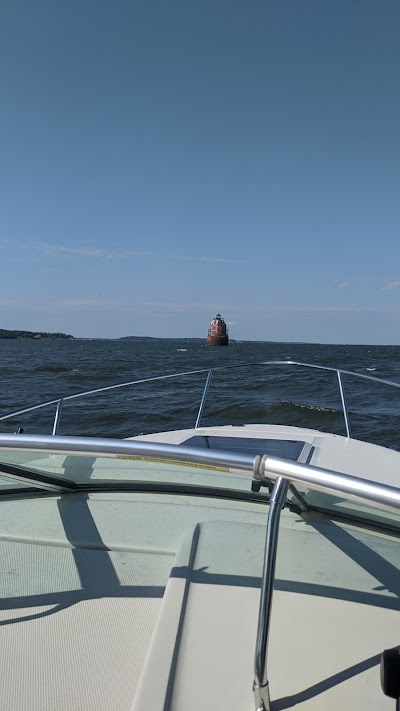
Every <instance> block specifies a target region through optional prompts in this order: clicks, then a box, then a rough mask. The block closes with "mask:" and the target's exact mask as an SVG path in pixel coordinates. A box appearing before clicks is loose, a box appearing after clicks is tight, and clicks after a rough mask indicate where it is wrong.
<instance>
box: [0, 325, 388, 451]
mask: <svg viewBox="0 0 400 711" xmlns="http://www.w3.org/2000/svg"><path fill="white" fill-rule="evenodd" d="M288 359H293V360H300V361H303V362H306V363H316V364H319V365H324V366H331V367H333V368H343V369H346V370H352V371H355V372H357V373H360V374H363V375H371V376H376V377H379V378H385V379H389V380H394V381H396V382H398V383H400V347H399V346H345V345H341V346H334V345H315V344H296V343H293V344H290V343H254V342H237V343H232V344H231V345H230V346H229V347H228V348H212V347H211V348H210V347H207V346H206V345H205V344H204V342H203V341H194V340H164V339H160V340H154V341H112V340H91V341H86V340H72V341H61V340H59V341H58V340H46V341H45V340H43V341H38V340H33V341H31V340H16V341H4V340H3V341H0V378H1V380H0V382H1V386H0V413H7V412H9V411H12V410H15V409H18V408H22V407H24V406H25V405H29V404H32V403H36V402H39V401H42V400H46V399H51V398H53V397H58V396H61V395H69V394H72V393H74V392H78V391H81V390H86V389H90V388H95V387H100V386H104V385H108V384H112V383H117V382H124V381H128V380H134V379H139V378H143V377H151V376H153V375H159V374H167V373H174V372H179V371H186V370H192V369H195V368H198V367H200V368H209V367H216V366H225V365H234V364H238V363H243V362H255V361H262V360H288ZM204 381H205V375H204V374H203V375H200V376H190V377H189V376H185V377H183V378H179V379H177V380H165V381H161V382H155V383H150V384H146V385H140V386H133V387H129V388H122V389H120V390H116V391H111V392H108V393H100V394H97V395H91V396H88V397H85V398H82V399H78V400H72V401H70V402H66V403H65V405H64V408H63V413H62V419H61V427H60V434H80V435H97V436H106V437H127V436H132V435H135V434H139V433H142V432H145V433H147V432H154V431H159V430H169V429H177V428H182V427H192V426H194V423H195V419H196V414H197V409H198V406H199V402H200V398H201V394H202V390H203V386H204ZM344 384H345V388H346V395H347V400H348V409H349V412H350V416H351V424H352V430H353V436H354V437H356V438H358V439H364V440H368V441H371V442H375V443H378V444H383V445H385V446H387V447H395V448H398V447H399V446H400V389H397V388H390V387H388V386H382V385H380V384H376V383H373V382H368V381H364V380H359V379H354V378H350V377H345V378H344ZM54 412H55V407H54V406H52V407H50V408H46V409H43V410H39V411H37V412H36V413H34V414H24V415H19V416H17V417H14V418H13V419H12V420H10V421H6V422H2V423H1V424H0V430H1V431H4V432H14V431H16V430H17V428H18V427H23V428H24V432H25V433H51V430H52V422H53V418H54ZM243 423H278V424H289V425H298V426H307V427H311V428H314V429H318V430H321V431H329V432H337V433H338V434H345V429H344V421H343V415H342V410H341V403H340V394H339V388H338V384H337V378H336V375H335V374H334V373H327V372H323V371H322V372H321V371H311V370H308V369H300V368H297V367H288V366H284V367H275V366H274V367H272V368H261V367H255V368H248V369H234V370H230V371H226V372H224V373H219V372H216V374H215V376H214V377H213V381H212V385H211V387H210V391H209V397H208V400H207V405H206V409H205V412H204V418H203V421H202V424H204V425H211V424H243Z"/></svg>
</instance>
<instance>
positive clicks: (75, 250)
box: [32, 242, 244, 264]
mask: <svg viewBox="0 0 400 711" xmlns="http://www.w3.org/2000/svg"><path fill="white" fill-rule="evenodd" d="M32 246H33V248H34V249H36V250H38V251H39V252H41V253H42V254H45V255H47V256H60V257H65V258H73V259H78V258H80V257H82V258H92V259H102V260H104V261H113V260H118V259H126V258H128V257H149V258H151V259H158V260H169V261H171V260H172V261H188V262H219V263H226V264H243V263H244V261H243V260H242V259H225V258H224V257H214V256H213V257H207V256H197V255H170V254H156V253H154V252H137V251H133V250H108V249H100V248H96V247H65V246H64V245H60V244H49V243H48V242H35V243H34V244H33V245H32Z"/></svg>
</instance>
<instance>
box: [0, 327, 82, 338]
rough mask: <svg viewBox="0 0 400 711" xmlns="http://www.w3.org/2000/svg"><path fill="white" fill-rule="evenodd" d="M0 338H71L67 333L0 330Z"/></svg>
mask: <svg viewBox="0 0 400 711" xmlns="http://www.w3.org/2000/svg"><path fill="white" fill-rule="evenodd" d="M0 338H73V336H69V335H68V334H67V333H46V332H45V331H11V330H8V329H5V328H0Z"/></svg>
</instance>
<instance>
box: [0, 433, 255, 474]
mask: <svg viewBox="0 0 400 711" xmlns="http://www.w3.org/2000/svg"><path fill="white" fill-rule="evenodd" d="M2 449H6V450H10V449H15V450H18V451H20V450H26V451H33V452H37V451H40V452H45V453H51V454H54V453H57V452H59V453H60V454H70V453H71V452H72V453H74V454H75V453H79V454H90V455H92V456H93V455H97V456H100V457H115V456H118V455H119V456H122V457H149V458H150V459H154V458H155V457H156V458H157V459H167V460H171V459H174V460H176V461H183V462H185V461H188V462H193V463H196V464H214V465H216V466H222V467H231V468H232V469H241V470H244V471H247V472H251V473H252V474H253V476H256V472H257V470H258V466H259V463H260V461H261V457H260V456H259V455H255V456H252V455H250V454H241V453H240V452H226V451H222V450H216V449H200V448H199V447H189V446H185V445H176V444H166V443H163V442H149V441H143V440H137V439H136V440H132V439H111V438H110V439H108V438H106V437H63V436H60V435H55V436H53V435H24V434H23V435H18V434H0V451H1V450H2ZM0 468H1V463H0Z"/></svg>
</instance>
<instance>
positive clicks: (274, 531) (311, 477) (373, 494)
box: [253, 454, 400, 711]
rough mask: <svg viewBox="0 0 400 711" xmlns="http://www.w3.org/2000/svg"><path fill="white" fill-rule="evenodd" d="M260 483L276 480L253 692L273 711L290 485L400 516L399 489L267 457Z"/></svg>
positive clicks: (264, 709)
mask: <svg viewBox="0 0 400 711" xmlns="http://www.w3.org/2000/svg"><path fill="white" fill-rule="evenodd" d="M255 479H256V481H258V482H261V483H263V484H265V485H266V484H267V483H268V482H270V481H271V479H273V480H275V485H274V488H273V491H272V495H271V500H270V502H271V503H270V509H269V512H268V520H267V534H266V542H265V549H264V565H263V573H262V579H261V593H260V606H259V613H258V623H257V639H256V649H255V657H254V681H253V691H254V697H255V708H256V711H271V701H270V693H269V680H268V638H269V630H270V620H271V610H272V596H273V588H274V577H275V563H276V554H277V546H278V533H279V520H280V514H281V510H282V507H283V504H284V502H285V497H286V494H287V490H288V487H289V485H290V484H306V485H307V486H310V487H311V488H313V489H316V490H318V491H323V492H324V493H327V492H329V493H332V494H340V495H342V496H343V495H344V496H345V497H346V498H347V499H352V500H354V501H358V502H359V503H363V504H367V505H370V504H373V505H374V506H376V507H377V508H379V509H383V510H384V511H395V512H396V513H400V489H397V488H396V487H394V486H388V485H386V484H378V483H375V482H371V481H370V480H368V479H360V478H358V477H354V476H350V475H349V474H342V473H340V472H335V471H330V470H328V469H321V468H319V467H312V466H309V465H306V464H299V463H298V462H292V461H290V460H287V459H280V458H278V457H271V456H269V455H267V454H265V455H264V456H263V457H262V458H261V461H260V464H259V467H258V468H257V470H256V473H255Z"/></svg>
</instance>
